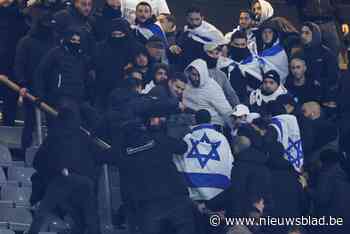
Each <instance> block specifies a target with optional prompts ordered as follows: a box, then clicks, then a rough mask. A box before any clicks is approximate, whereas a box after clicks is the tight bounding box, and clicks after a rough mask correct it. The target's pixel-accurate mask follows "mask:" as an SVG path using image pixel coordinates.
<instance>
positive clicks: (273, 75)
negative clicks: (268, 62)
mask: <svg viewBox="0 0 350 234" xmlns="http://www.w3.org/2000/svg"><path fill="white" fill-rule="evenodd" d="M265 79H272V80H274V81H275V82H276V83H277V84H278V85H280V84H281V78H280V75H279V74H278V73H277V71H275V70H270V71H268V72H266V73H265V74H264V76H263V80H265Z"/></svg>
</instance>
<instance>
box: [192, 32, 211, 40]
mask: <svg viewBox="0 0 350 234" xmlns="http://www.w3.org/2000/svg"><path fill="white" fill-rule="evenodd" d="M192 34H193V35H194V36H196V37H199V38H200V39H202V40H203V41H205V42H212V39H210V38H209V37H204V36H201V35H198V34H196V33H193V32H192Z"/></svg>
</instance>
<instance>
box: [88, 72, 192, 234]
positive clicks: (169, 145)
mask: <svg viewBox="0 0 350 234" xmlns="http://www.w3.org/2000/svg"><path fill="white" fill-rule="evenodd" d="M126 82H127V83H129V86H128V88H125V89H124V91H123V90H122V89H116V90H115V92H113V93H112V95H111V96H112V101H111V109H110V110H109V112H108V113H107V114H106V115H104V116H102V117H97V118H95V120H94V119H91V121H90V122H91V123H92V127H93V128H94V129H96V130H93V132H95V134H96V135H98V136H101V135H103V134H104V133H105V134H106V136H107V137H106V139H108V141H109V142H111V145H112V151H111V152H110V153H109V154H107V155H106V158H105V161H106V162H107V163H113V164H116V165H117V166H118V167H119V170H120V183H121V194H122V199H123V201H124V202H125V204H126V206H127V207H128V208H127V210H128V213H129V218H131V219H133V220H134V219H135V217H138V219H137V220H136V223H137V225H138V226H139V227H140V230H141V231H142V233H159V231H160V226H161V224H162V222H163V221H168V222H170V223H172V224H173V225H174V226H175V229H176V230H177V233H184V234H185V233H186V234H187V233H189V234H190V233H194V231H193V228H194V227H193V220H192V215H191V212H192V210H191V203H190V201H189V197H188V192H187V189H186V185H185V182H184V180H183V178H182V177H181V175H180V174H179V173H178V171H177V169H176V167H175V164H173V162H172V156H173V154H174V153H178V154H183V153H185V152H186V150H187V144H186V143H185V142H184V141H183V140H176V139H173V138H170V137H168V136H167V135H166V133H165V131H164V125H163V123H162V124H161V122H160V119H159V118H152V116H166V115H168V114H171V113H175V112H176V111H177V109H178V106H181V105H179V102H178V101H176V102H172V101H170V100H160V99H155V98H152V97H149V96H144V95H140V94H138V93H137V87H138V86H137V85H136V83H135V82H134V81H133V80H132V79H130V80H127V81H126ZM133 83H134V84H133ZM125 87H127V86H125ZM95 114H96V113H95ZM91 116H92V115H91V114H90V115H89V117H90V118H91ZM96 120H97V122H96ZM105 130H106V131H105ZM155 217H157V218H155Z"/></svg>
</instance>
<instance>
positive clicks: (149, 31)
mask: <svg viewBox="0 0 350 234" xmlns="http://www.w3.org/2000/svg"><path fill="white" fill-rule="evenodd" d="M132 27H133V29H134V30H136V34H141V35H142V36H143V37H144V38H145V39H146V40H149V39H150V38H151V37H152V36H156V37H158V38H160V39H162V40H163V41H164V43H165V44H167V40H166V37H165V34H164V32H163V30H162V29H161V27H160V26H159V25H157V24H155V23H154V24H147V25H144V26H139V25H133V26H132Z"/></svg>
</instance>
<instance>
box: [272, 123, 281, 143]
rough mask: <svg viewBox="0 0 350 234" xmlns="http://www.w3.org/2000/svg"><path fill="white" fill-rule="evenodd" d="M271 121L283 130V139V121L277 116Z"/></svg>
mask: <svg viewBox="0 0 350 234" xmlns="http://www.w3.org/2000/svg"><path fill="white" fill-rule="evenodd" d="M271 122H272V124H275V125H276V126H277V127H278V129H279V130H280V132H281V139H283V128H282V123H281V121H280V120H279V119H277V118H272V119H271Z"/></svg>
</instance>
